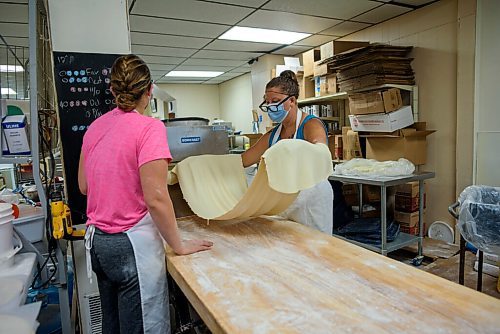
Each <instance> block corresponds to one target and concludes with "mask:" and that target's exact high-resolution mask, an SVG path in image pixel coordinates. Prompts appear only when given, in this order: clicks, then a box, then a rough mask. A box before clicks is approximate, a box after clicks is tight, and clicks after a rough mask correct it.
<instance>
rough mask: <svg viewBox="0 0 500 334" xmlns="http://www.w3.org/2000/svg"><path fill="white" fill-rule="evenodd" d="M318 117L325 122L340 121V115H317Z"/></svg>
mask: <svg viewBox="0 0 500 334" xmlns="http://www.w3.org/2000/svg"><path fill="white" fill-rule="evenodd" d="M319 119H321V120H322V121H327V122H340V117H319Z"/></svg>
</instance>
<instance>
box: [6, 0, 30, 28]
mask: <svg viewBox="0 0 500 334" xmlns="http://www.w3.org/2000/svg"><path fill="white" fill-rule="evenodd" d="M0 13H2V14H1V15H0V22H18V23H28V6H26V5H25V4H14V3H2V2H0Z"/></svg>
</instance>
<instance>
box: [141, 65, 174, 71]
mask: <svg viewBox="0 0 500 334" xmlns="http://www.w3.org/2000/svg"><path fill="white" fill-rule="evenodd" d="M176 66H177V65H159V64H148V67H149V69H150V70H151V72H166V71H170V70H173V69H174V68H175V67H176Z"/></svg>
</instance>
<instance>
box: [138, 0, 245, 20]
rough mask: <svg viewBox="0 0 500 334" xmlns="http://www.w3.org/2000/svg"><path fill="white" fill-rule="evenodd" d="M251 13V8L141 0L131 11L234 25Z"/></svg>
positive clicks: (190, 0)
mask: <svg viewBox="0 0 500 334" xmlns="http://www.w3.org/2000/svg"><path fill="white" fill-rule="evenodd" d="M252 11H253V9H252V8H246V7H239V6H230V5H224V4H218V3H213V2H202V1H195V0H182V1H179V0H142V1H137V2H136V4H135V5H134V8H133V9H132V14H142V15H151V16H156V17H165V18H171V19H184V20H191V21H200V22H210V23H222V24H236V22H238V21H240V20H241V19H243V18H244V17H245V16H247V15H248V14H250V13H251V12H252Z"/></svg>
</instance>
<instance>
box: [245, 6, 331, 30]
mask: <svg viewBox="0 0 500 334" xmlns="http://www.w3.org/2000/svg"><path fill="white" fill-rule="evenodd" d="M340 22H341V21H339V20H334V19H327V18H321V17H311V16H307V15H299V14H293V13H285V12H276V11H269V10H258V11H256V12H255V13H253V14H252V15H250V16H249V17H247V18H246V19H244V20H243V21H241V22H240V23H238V25H239V26H244V27H255V28H267V29H279V30H288V31H295V32H305V33H311V34H313V33H316V32H318V31H321V30H324V29H326V28H329V27H331V26H334V25H336V24H338V23H340Z"/></svg>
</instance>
